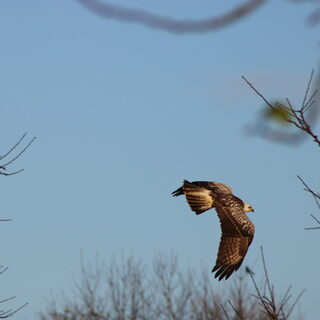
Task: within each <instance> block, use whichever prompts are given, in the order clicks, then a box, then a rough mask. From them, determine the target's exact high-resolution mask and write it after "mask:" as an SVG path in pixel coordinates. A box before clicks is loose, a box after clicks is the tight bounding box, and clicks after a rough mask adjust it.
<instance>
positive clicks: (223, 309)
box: [220, 303, 230, 320]
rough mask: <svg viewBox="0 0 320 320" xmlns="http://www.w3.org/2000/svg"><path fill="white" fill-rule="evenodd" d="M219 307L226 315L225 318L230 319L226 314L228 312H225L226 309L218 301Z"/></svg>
mask: <svg viewBox="0 0 320 320" xmlns="http://www.w3.org/2000/svg"><path fill="white" fill-rule="evenodd" d="M220 307H221V309H222V311H223V313H224V314H225V316H226V318H227V320H230V318H229V316H228V313H227V311H226V309H225V308H224V306H223V304H222V303H220Z"/></svg>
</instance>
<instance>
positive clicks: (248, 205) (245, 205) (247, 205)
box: [244, 202, 254, 212]
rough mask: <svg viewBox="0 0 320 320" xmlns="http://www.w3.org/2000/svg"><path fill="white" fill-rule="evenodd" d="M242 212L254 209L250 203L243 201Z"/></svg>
mask: <svg viewBox="0 0 320 320" xmlns="http://www.w3.org/2000/svg"><path fill="white" fill-rule="evenodd" d="M244 212H254V209H253V207H252V206H251V205H250V204H248V203H246V202H245V203H244Z"/></svg>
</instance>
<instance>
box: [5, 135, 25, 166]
mask: <svg viewBox="0 0 320 320" xmlns="http://www.w3.org/2000/svg"><path fill="white" fill-rule="evenodd" d="M26 135H27V132H25V133H24V134H23V135H22V137H21V138H20V139H19V140H18V142H17V143H16V144H15V145H14V146H13V147H12V148H11V149H10V150H9V151H8V152H7V153H5V154H4V155H3V156H0V160H2V159H3V158H5V157H6V156H8V155H9V154H10V153H11V152H12V151H13V150H14V149H15V148H16V147H17V146H18V145H19V144H20V143H21V141H22V140H23V139H24V138H25V136H26Z"/></svg>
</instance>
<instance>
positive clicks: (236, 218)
mask: <svg viewBox="0 0 320 320" xmlns="http://www.w3.org/2000/svg"><path fill="white" fill-rule="evenodd" d="M183 194H184V195H185V196H186V200H187V202H188V204H189V206H190V208H191V210H192V211H194V212H195V213H196V214H197V215H198V214H201V213H203V212H205V211H207V210H209V209H212V208H215V209H216V211H217V213H218V217H219V219H220V224H221V232H222V234H221V239H220V245H219V251H218V256H217V260H216V265H215V266H214V267H213V269H212V272H215V277H216V278H217V277H219V281H220V280H221V279H223V278H225V279H228V278H229V277H230V276H231V274H232V273H233V272H235V271H237V270H238V269H239V268H240V266H241V264H242V262H243V259H244V257H245V255H246V253H247V251H248V248H249V246H250V244H251V242H252V240H253V235H254V225H253V223H252V222H251V221H250V220H249V218H248V217H247V215H246V214H245V212H250V211H254V210H253V208H252V206H250V205H249V204H248V203H246V202H244V201H242V200H241V199H239V198H238V197H236V196H235V195H233V194H232V189H231V188H230V187H229V186H227V185H225V184H223V183H219V182H208V181H194V182H189V181H187V180H184V182H183V185H182V187H180V188H179V189H177V190H176V191H173V192H172V195H173V196H180V195H183Z"/></svg>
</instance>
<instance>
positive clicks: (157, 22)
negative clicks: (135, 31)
mask: <svg viewBox="0 0 320 320" xmlns="http://www.w3.org/2000/svg"><path fill="white" fill-rule="evenodd" d="M76 1H78V2H79V3H81V4H82V5H83V6H84V7H85V8H87V9H88V10H90V11H92V12H93V13H95V14H97V15H99V16H100V17H103V18H106V19H115V20H119V21H124V22H131V23H138V24H142V25H145V26H147V27H149V28H153V29H159V30H165V31H168V32H170V33H175V34H182V33H202V32H209V31H213V30H216V29H220V28H222V27H225V26H228V25H230V24H232V23H235V22H236V21H238V20H240V19H242V18H244V17H245V16H247V15H248V14H250V13H252V12H253V11H255V10H256V9H257V8H258V7H260V6H261V5H262V4H263V3H265V2H266V1H267V0H248V1H247V2H245V3H243V4H241V5H238V6H237V7H235V8H234V9H233V10H231V11H230V12H228V13H226V14H224V15H221V16H218V17H213V18H209V19H203V20H198V21H196V20H177V19H173V18H170V17H166V16H159V15H156V14H152V13H150V12H146V11H144V10H138V9H127V8H123V7H120V6H117V5H111V4H107V3H104V2H101V1H99V0H76Z"/></svg>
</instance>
